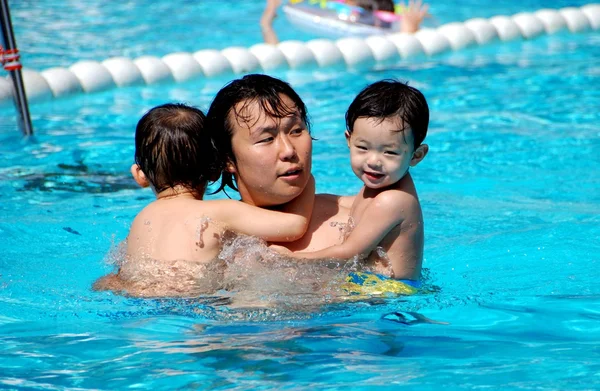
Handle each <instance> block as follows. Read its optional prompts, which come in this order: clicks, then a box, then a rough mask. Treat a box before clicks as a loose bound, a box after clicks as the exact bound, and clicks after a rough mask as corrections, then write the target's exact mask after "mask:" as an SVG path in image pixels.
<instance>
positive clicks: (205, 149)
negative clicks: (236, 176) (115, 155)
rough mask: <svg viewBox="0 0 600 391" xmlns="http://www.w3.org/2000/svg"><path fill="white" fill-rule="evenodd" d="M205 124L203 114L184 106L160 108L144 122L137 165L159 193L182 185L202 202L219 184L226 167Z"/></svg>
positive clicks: (137, 147) (139, 127) (140, 125)
mask: <svg viewBox="0 0 600 391" xmlns="http://www.w3.org/2000/svg"><path fill="white" fill-rule="evenodd" d="M205 122H206V116H205V115H204V113H203V112H202V111H201V110H199V109H197V108H195V107H190V106H187V105H184V104H180V103H167V104H164V105H160V106H156V107H154V108H153V109H151V110H150V111H148V112H147V113H146V114H144V116H143V117H142V118H141V119H140V121H139V122H138V124H137V127H136V130H135V162H136V164H137V165H139V166H140V168H141V170H142V171H143V172H144V174H145V175H146V178H148V181H149V182H150V183H151V184H152V186H153V187H154V190H155V191H156V192H157V193H160V192H161V191H163V190H166V189H168V188H172V187H175V186H178V185H180V186H183V187H185V188H187V189H189V190H191V191H192V192H193V193H194V195H195V196H196V197H198V198H200V197H202V194H203V193H204V190H205V189H206V185H207V182H211V181H215V180H217V178H218V177H219V174H220V172H221V170H222V164H221V163H220V162H221V160H220V159H219V154H218V152H217V149H216V147H215V146H214V144H213V142H212V140H211V139H210V136H209V134H208V132H206V129H205Z"/></svg>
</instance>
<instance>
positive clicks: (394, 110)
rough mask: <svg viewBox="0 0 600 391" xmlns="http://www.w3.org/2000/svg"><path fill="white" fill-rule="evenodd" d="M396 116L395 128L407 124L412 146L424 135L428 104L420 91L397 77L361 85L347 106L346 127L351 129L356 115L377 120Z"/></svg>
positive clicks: (356, 117) (400, 127) (425, 133)
mask: <svg viewBox="0 0 600 391" xmlns="http://www.w3.org/2000/svg"><path fill="white" fill-rule="evenodd" d="M394 117H397V118H399V119H400V121H399V124H398V125H399V129H404V128H405V127H406V126H410V128H411V129H412V134H413V137H414V148H415V149H416V148H417V147H418V146H419V145H421V143H422V142H423V140H425V136H426V135H427V128H428V127H429V106H428V105H427V101H426V100H425V96H423V94H422V93H421V91H419V90H417V89H416V88H414V87H411V86H409V85H408V84H406V83H403V82H401V81H397V80H391V79H388V80H381V81H378V82H375V83H373V84H370V85H368V86H367V87H366V88H364V89H363V90H362V91H361V92H360V93H359V94H358V95H357V96H356V98H354V101H352V103H351V104H350V107H348V111H347V112H346V128H347V129H348V132H349V133H352V131H353V130H354V123H355V122H356V120H357V119H359V118H376V119H378V120H380V121H381V122H383V121H385V120H386V119H389V118H394Z"/></svg>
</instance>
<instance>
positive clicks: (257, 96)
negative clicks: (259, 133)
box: [207, 74, 310, 193]
mask: <svg viewBox="0 0 600 391" xmlns="http://www.w3.org/2000/svg"><path fill="white" fill-rule="evenodd" d="M282 95H285V96H287V97H288V98H290V99H291V101H292V102H293V103H294V105H295V107H288V106H287V105H286V104H285V103H284V102H283V99H282ZM239 103H242V104H241V105H240V106H238V104H239ZM254 103H258V104H259V106H260V108H261V110H262V111H263V112H264V113H265V114H267V115H268V116H270V117H274V118H285V117H287V116H290V115H293V114H295V113H296V110H297V111H298V113H299V114H300V119H301V120H302V122H304V123H305V124H306V127H307V129H308V130H309V132H310V123H309V119H308V113H307V111H306V106H305V104H304V102H303V101H302V99H301V98H300V96H298V94H297V93H296V91H294V89H293V88H292V87H291V86H290V85H289V84H288V83H286V82H284V81H282V80H279V79H276V78H274V77H271V76H267V75H260V74H251V75H246V76H244V77H242V78H241V79H237V80H234V81H232V82H230V83H229V84H227V85H226V86H225V87H223V88H222V89H221V90H220V91H219V92H218V93H217V95H216V96H215V99H214V100H213V102H212V104H211V105H210V108H209V110H208V115H207V117H208V127H207V129H208V131H209V132H210V135H211V138H212V139H213V140H214V141H215V144H216V146H217V149H218V150H219V152H220V154H221V160H222V161H223V162H232V163H233V164H235V162H236V160H235V156H234V154H233V150H232V146H231V138H232V137H233V132H234V122H233V121H237V122H238V123H246V124H247V125H248V128H250V127H252V125H254V124H253V123H251V122H252V121H253V120H256V118H253V117H252V114H251V113H250V111H249V109H250V107H251V105H252V104H254ZM226 186H228V187H230V188H231V189H233V190H235V191H237V190H238V189H237V186H236V185H235V181H234V177H233V175H232V174H231V173H230V172H227V171H225V170H223V173H222V179H221V185H220V187H219V188H218V189H217V190H216V191H215V193H216V192H219V191H221V190H223V189H225V187H226Z"/></svg>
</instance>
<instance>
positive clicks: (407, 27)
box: [260, 0, 429, 45]
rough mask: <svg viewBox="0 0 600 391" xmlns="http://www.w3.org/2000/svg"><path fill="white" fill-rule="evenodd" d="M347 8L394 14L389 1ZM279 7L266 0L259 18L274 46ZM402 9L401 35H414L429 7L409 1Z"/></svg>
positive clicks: (363, 1)
mask: <svg viewBox="0 0 600 391" xmlns="http://www.w3.org/2000/svg"><path fill="white" fill-rule="evenodd" d="M345 3H346V4H347V5H349V6H354V7H361V8H363V9H365V10H367V11H384V12H394V10H395V5H394V2H393V1H391V0H346V2H345ZM280 5H281V0H267V2H266V6H265V10H264V11H263V14H262V16H261V18H260V28H261V31H262V34H263V40H264V41H265V43H268V44H271V45H276V44H278V43H279V38H278V37H277V33H275V30H274V29H273V20H275V18H276V17H277V9H278V8H279V6H280ZM400 8H401V9H402V18H401V22H400V31H399V32H401V33H408V34H413V33H416V32H417V31H418V30H419V28H420V26H421V23H423V20H424V19H425V18H427V17H428V16H429V12H428V11H429V5H427V4H424V3H423V2H422V0H416V1H413V0H410V1H409V2H408V5H407V6H404V5H403V4H402V5H400Z"/></svg>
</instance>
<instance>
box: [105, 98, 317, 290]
mask: <svg viewBox="0 0 600 391" xmlns="http://www.w3.org/2000/svg"><path fill="white" fill-rule="evenodd" d="M204 122H205V116H204V114H203V113H202V112H201V111H200V110H198V109H195V108H192V107H188V106H186V105H183V104H165V105H162V106H158V107H155V108H153V109H151V110H150V111H149V112H148V113H146V114H145V115H144V116H143V117H142V118H141V120H140V121H139V123H138V125H137V128H136V135H135V146H136V149H135V164H133V165H132V166H131V174H132V175H133V178H134V179H135V181H136V182H137V183H138V185H140V186H141V187H151V188H152V190H153V191H154V194H155V195H156V201H154V202H152V203H150V204H149V205H148V206H146V207H145V208H144V209H143V210H142V211H141V212H140V213H139V214H138V215H137V216H136V217H135V219H134V221H133V223H132V224H131V228H130V231H129V235H128V237H127V241H126V256H125V261H124V262H123V263H122V265H121V268H120V270H119V273H118V275H114V274H112V275H109V276H107V277H105V278H104V279H101V280H100V281H98V282H97V283H96V284H95V288H96V289H99V290H101V289H113V290H124V291H127V293H128V294H130V295H136V296H172V295H180V294H179V293H181V294H184V295H187V294H189V292H186V291H187V289H186V287H181V286H179V287H176V286H175V283H176V282H177V281H172V282H173V284H170V283H169V282H165V281H164V278H165V276H167V277H168V276H171V277H174V279H177V278H190V273H185V271H184V270H178V269H181V268H182V267H186V266H185V265H187V266H189V265H196V266H197V265H199V264H202V265H205V264H209V263H210V262H211V261H214V260H215V259H216V258H217V255H218V254H219V252H220V249H221V242H222V238H223V233H224V232H225V231H235V232H239V233H243V234H246V235H252V236H257V237H260V238H262V239H264V240H268V241H271V240H272V241H293V240H296V239H298V238H300V237H302V235H304V233H305V231H306V228H307V226H308V222H309V220H310V216H311V213H312V207H313V201H314V179H313V178H311V180H310V181H309V184H308V185H307V187H306V189H305V190H304V192H303V193H302V194H301V195H300V196H299V197H297V198H296V199H295V200H294V201H292V202H291V203H289V204H288V205H287V206H286V212H287V213H283V212H278V211H273V210H268V209H261V208H258V207H255V206H251V205H248V204H245V203H243V202H240V201H234V200H214V201H203V200H202V197H203V195H204V191H205V190H206V187H207V184H208V183H209V182H212V181H215V180H217V179H218V177H219V175H220V173H221V171H222V169H223V166H224V163H223V162H222V159H221V157H220V155H219V153H218V151H217V150H216V148H215V147H214V145H213V142H212V140H211V138H210V137H209V136H208V132H206V131H205V130H204ZM148 261H149V262H148ZM182 261H183V263H182ZM186 262H187V263H186ZM142 265H145V266H142ZM149 268H152V270H149ZM194 270H195V269H194ZM189 271H190V270H188V272H189ZM178 272H179V273H178ZM142 274H143V278H140V275H142ZM177 275H179V277H177ZM153 277H154V280H155V281H152V278H153ZM197 277H198V278H200V276H197ZM192 278H193V277H192ZM142 280H144V281H142ZM208 284H209V285H213V284H210V282H208ZM196 290H198V291H203V289H196ZM210 290H211V289H206V291H210Z"/></svg>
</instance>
